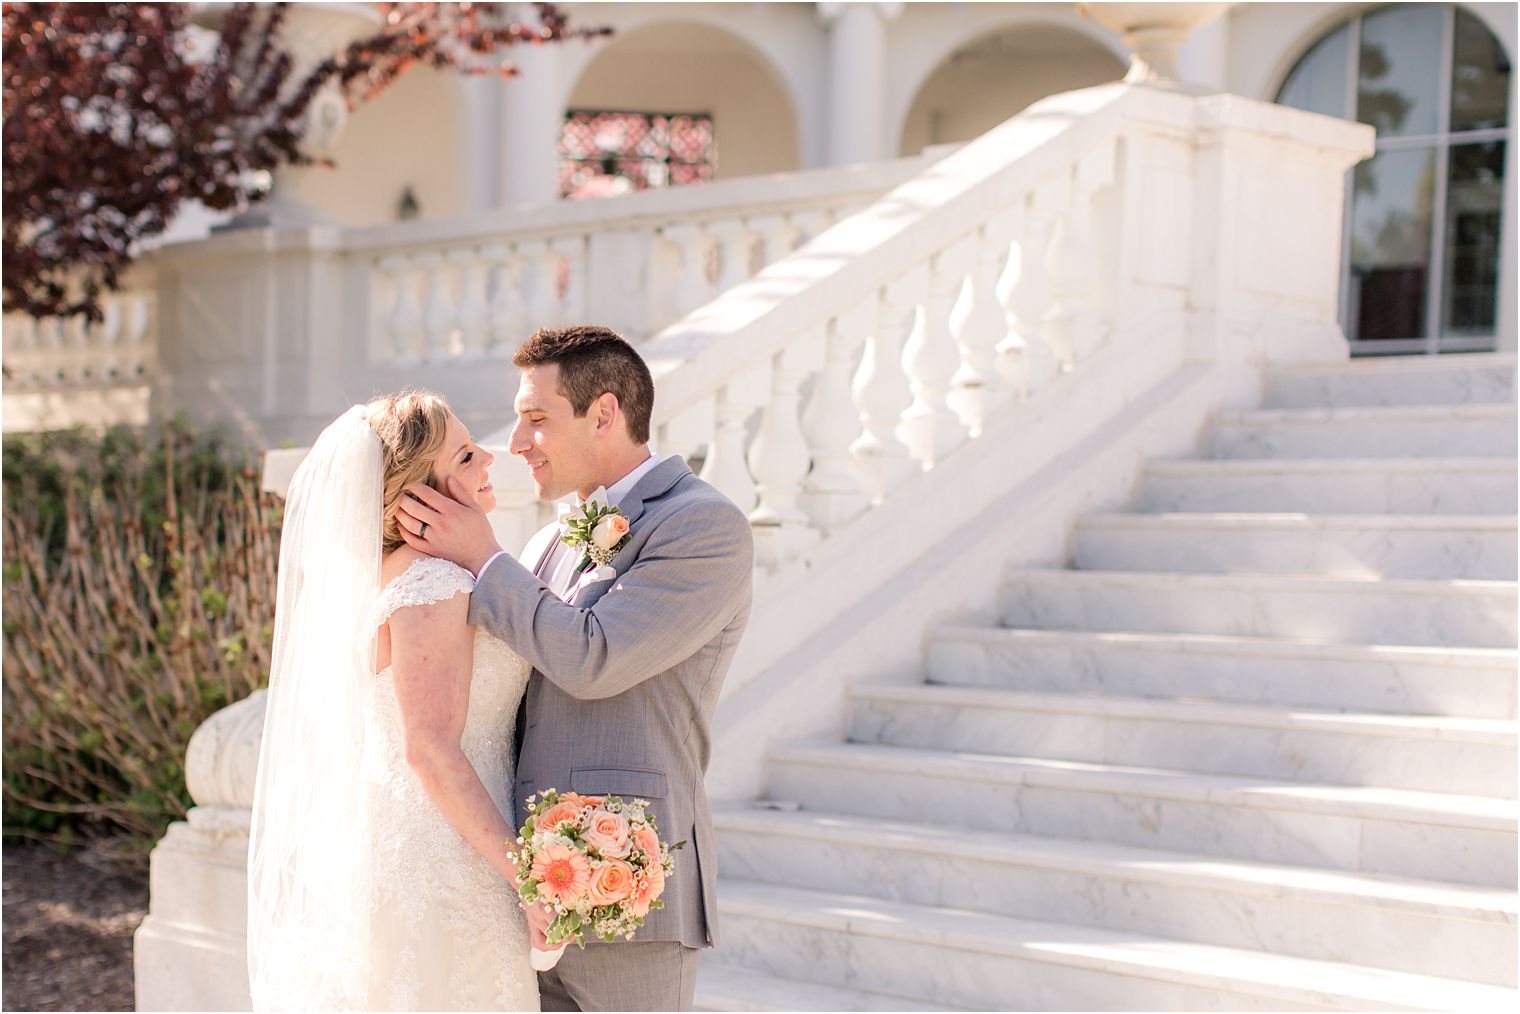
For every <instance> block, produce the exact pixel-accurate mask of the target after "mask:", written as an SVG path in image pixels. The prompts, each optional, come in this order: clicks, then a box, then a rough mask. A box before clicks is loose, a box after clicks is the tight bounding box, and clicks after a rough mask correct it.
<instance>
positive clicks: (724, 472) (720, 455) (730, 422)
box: [701, 371, 769, 514]
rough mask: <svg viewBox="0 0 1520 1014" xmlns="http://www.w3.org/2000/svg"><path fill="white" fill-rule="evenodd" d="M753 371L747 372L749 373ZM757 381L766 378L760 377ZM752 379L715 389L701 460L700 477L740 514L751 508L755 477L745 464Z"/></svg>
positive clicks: (752, 505)
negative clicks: (709, 430)
mask: <svg viewBox="0 0 1520 1014" xmlns="http://www.w3.org/2000/svg"><path fill="white" fill-rule="evenodd" d="M753 372H754V371H751V373H753ZM758 379H760V380H768V379H769V378H768V377H765V376H763V375H762V376H760V377H759V378H758ZM754 386H755V383H754V379H753V378H749V379H746V378H738V379H736V380H731V381H729V382H728V383H727V384H724V385H723V387H721V388H719V389H718V397H717V401H716V403H715V404H714V406H713V432H712V439H711V440H710V441H709V442H708V445H707V459H706V460H705V461H703V462H702V472H701V477H702V479H703V480H705V481H706V482H709V483H711V484H712V485H713V487H714V488H716V489H717V490H718V492H720V493H722V494H723V495H724V496H726V497H728V498H729V499H730V500H732V501H733V502H734V504H735V505H737V506H738V508H739V509H740V510H742V511H744V513H746V514H748V513H749V512H750V511H751V510H753V509H754V507H755V496H756V491H755V480H754V479H753V478H752V477H751V476H750V474H749V466H748V465H747V464H746V463H745V460H744V459H745V454H744V438H745V435H746V434H745V423H746V422H748V421H749V417H750V415H751V414H752V413H753V412H754V411H755V401H754V398H753V396H752V394H751V391H752V389H753V388H754Z"/></svg>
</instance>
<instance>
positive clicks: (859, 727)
mask: <svg viewBox="0 0 1520 1014" xmlns="http://www.w3.org/2000/svg"><path fill="white" fill-rule="evenodd" d="M850 704H851V706H850V738H851V740H852V741H854V742H857V743H881V744H885V745H888V746H906V747H923V748H927V749H945V748H947V747H949V746H952V745H953V746H954V747H955V748H956V749H958V750H966V751H970V752H973V753H984V754H1007V755H1010V756H1015V757H1041V758H1044V759H1047V760H1063V761H1083V762H1086V763H1092V764H1116V765H1129V766H1134V767H1145V768H1169V769H1172V770H1176V771H1195V772H1198V773H1201V774H1216V775H1245V776H1247V777H1251V778H1271V779H1283V780H1287V781H1292V782H1316V783H1327V784H1330V785H1374V786H1382V787H1385V788H1391V789H1408V790H1411V791H1415V792H1450V791H1460V792H1462V793H1465V794H1470V795H1475V796H1495V797H1498V798H1511V797H1513V796H1514V795H1515V791H1516V784H1515V783H1516V765H1515V760H1516V756H1517V754H1516V723H1514V722H1512V721H1504V720H1500V719H1484V718H1436V717H1422V716H1413V715H1376V714H1348V713H1345V712H1329V711H1308V710H1301V709H1300V710H1294V709H1289V708H1283V707H1269V706H1265V705H1251V704H1220V703H1214V702H1206V701H1179V700H1171V701H1167V700H1155V699H1144V698H1123V697H1104V696H1096V695H1089V694H1074V693H1037V692H1030V691H1011V690H989V689H982V688H978V687H946V686H878V687H872V686H859V687H856V688H854V689H853V690H852V691H851V702H850Z"/></svg>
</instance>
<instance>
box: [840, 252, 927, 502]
mask: <svg viewBox="0 0 1520 1014" xmlns="http://www.w3.org/2000/svg"><path fill="white" fill-rule="evenodd" d="M863 307H864V308H865V309H863V310H862V311H861V312H862V313H863V314H864V315H865V316H864V318H863V321H864V324H865V326H867V327H869V328H870V331H869V333H868V337H867V338H866V347H865V353H864V355H862V356H861V360H860V366H859V368H858V369H856V371H855V377H854V379H853V380H852V381H851V384H850V392H851V394H852V395H853V396H854V399H855V408H856V410H857V411H858V412H859V413H860V426H861V434H860V436H858V437H856V438H855V442H854V443H852V444H851V445H850V457H851V458H852V459H853V460H854V468H853V471H854V472H855V476H856V478H857V479H858V480H859V482H860V488H861V489H862V490H863V491H864V492H865V494H866V496H867V498H868V499H869V500H870V501H871V503H873V504H879V503H881V501H882V498H883V497H884V496H885V495H886V491H887V490H889V489H891V488H892V487H893V486H896V485H897V483H898V482H899V481H901V479H902V478H903V477H904V476H905V475H907V474H908V473H909V472H910V471H911V470H912V467H913V464H912V462H911V461H910V460H909V458H908V449H907V448H906V447H904V446H903V444H902V441H900V440H898V439H897V432H896V429H897V421H898V419H899V418H900V417H901V416H902V413H903V410H904V409H906V408H907V407H908V406H909V405H910V404H912V401H913V399H912V396H911V395H909V393H908V375H907V374H906V373H905V372H903V368H902V348H903V339H904V338H905V337H906V336H907V333H908V327H909V324H910V320H911V317H910V315H911V313H912V309H913V304H912V303H911V302H909V301H908V300H907V298H906V294H905V293H903V292H902V287H901V283H900V282H899V283H896V284H894V285H892V286H888V287H887V288H886V289H884V290H882V292H881V294H880V296H879V297H877V296H873V297H870V298H868V299H867V300H866V302H865V303H864V304H863ZM872 310H874V311H875V319H874V320H872V319H871V311H872ZM845 319H846V320H847V321H849V322H850V323H851V325H852V326H853V324H854V322H855V321H856V319H857V318H856V317H855V316H854V311H852V312H851V314H850V315H847V316H846V318H845Z"/></svg>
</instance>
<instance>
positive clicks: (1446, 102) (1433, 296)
mask: <svg viewBox="0 0 1520 1014" xmlns="http://www.w3.org/2000/svg"><path fill="white" fill-rule="evenodd" d="M1455 50H1456V8H1455V7H1454V6H1452V5H1451V4H1447V5H1446V10H1445V17H1444V18H1443V19H1442V23H1441V69H1440V74H1441V76H1440V78H1439V81H1438V84H1437V88H1438V91H1437V95H1438V97H1439V98H1438V104H1437V106H1436V131H1437V134H1438V136H1439V138H1440V140H1439V141H1437V143H1436V146H1435V152H1434V154H1435V160H1436V165H1435V168H1436V177H1435V180H1434V181H1433V187H1434V193H1432V195H1431V209H1430V231H1431V237H1430V277H1429V278H1428V279H1427V280H1426V290H1425V291H1426V296H1425V298H1426V300H1427V301H1428V302H1427V303H1426V307H1425V345H1426V351H1427V352H1431V353H1433V352H1436V351H1438V350H1439V348H1440V343H1441V331H1442V330H1443V329H1442V327H1441V320H1442V317H1443V316H1444V313H1443V312H1442V311H1443V309H1444V304H1443V302H1442V296H1443V295H1444V289H1445V285H1446V203H1447V201H1446V198H1447V187H1448V185H1449V181H1450V177H1451V76H1452V65H1453V63H1454V62H1455V56H1454V53H1455Z"/></svg>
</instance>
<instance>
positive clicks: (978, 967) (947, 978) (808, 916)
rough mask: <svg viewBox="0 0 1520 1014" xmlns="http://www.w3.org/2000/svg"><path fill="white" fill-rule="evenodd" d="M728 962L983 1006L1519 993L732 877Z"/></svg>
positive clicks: (1497, 999)
mask: <svg viewBox="0 0 1520 1014" xmlns="http://www.w3.org/2000/svg"><path fill="white" fill-rule="evenodd" d="M718 909H719V912H720V913H721V915H722V918H723V937H724V939H723V953H724V955H725V958H724V960H725V961H734V962H736V963H740V964H743V965H744V966H745V967H746V968H751V969H754V970H757V971H763V972H765V973H767V974H771V975H778V976H783V977H787V978H801V977H804V976H806V977H813V978H819V979H824V978H825V977H826V981H828V983H829V984H831V985H837V986H843V987H849V988H866V989H872V990H880V991H884V992H888V993H891V994H901V995H907V996H917V997H933V998H934V1001H933V1002H935V1003H950V1004H955V1005H957V1006H963V1007H968V1008H972V1009H980V1010H1472V1009H1488V1008H1493V1007H1496V1005H1500V1004H1508V1003H1511V1002H1512V1001H1513V1000H1514V999H1515V993H1514V991H1513V990H1509V989H1505V988H1503V987H1498V986H1487V985H1481V984H1476V983H1468V982H1461V981H1458V980H1453V979H1442V978H1436V977H1433V976H1422V975H1416V974H1412V973H1407V972H1403V973H1400V972H1391V971H1387V970H1385V969H1367V968H1362V967H1359V966H1356V965H1345V964H1339V963H1335V962H1318V961H1311V960H1308V959H1305V958H1294V957H1287V956H1283V955H1277V954H1265V953H1262V952H1259V951H1248V950H1241V949H1236V948H1227V947H1215V946H1210V945H1206V944H1196V943H1184V942H1179V941H1171V940H1164V939H1159V938H1154V937H1148V936H1144V935H1140V934H1133V933H1119V932H1115V931H1112V930H1101V929H1096V928H1092V927H1084V926H1065V925H1061V924H1059V923H1051V922H1039V921H1035V920H1029V919H1016V918H1012V917H1010V916H1004V915H996V914H992V913H985V912H973V911H969V910H966V909H955V908H944V907H937V906H936V907H931V906H927V905H905V904H900V903H896V902H888V901H882V900H880V899H876V898H869V897H862V896H859V895H853V894H844V893H835V892H825V891H808V890H799V889H794V888H787V887H779V886H776V885H771V884H755V883H747V882H745V881H738V880H730V881H725V882H722V883H720V885H719V891H718Z"/></svg>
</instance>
